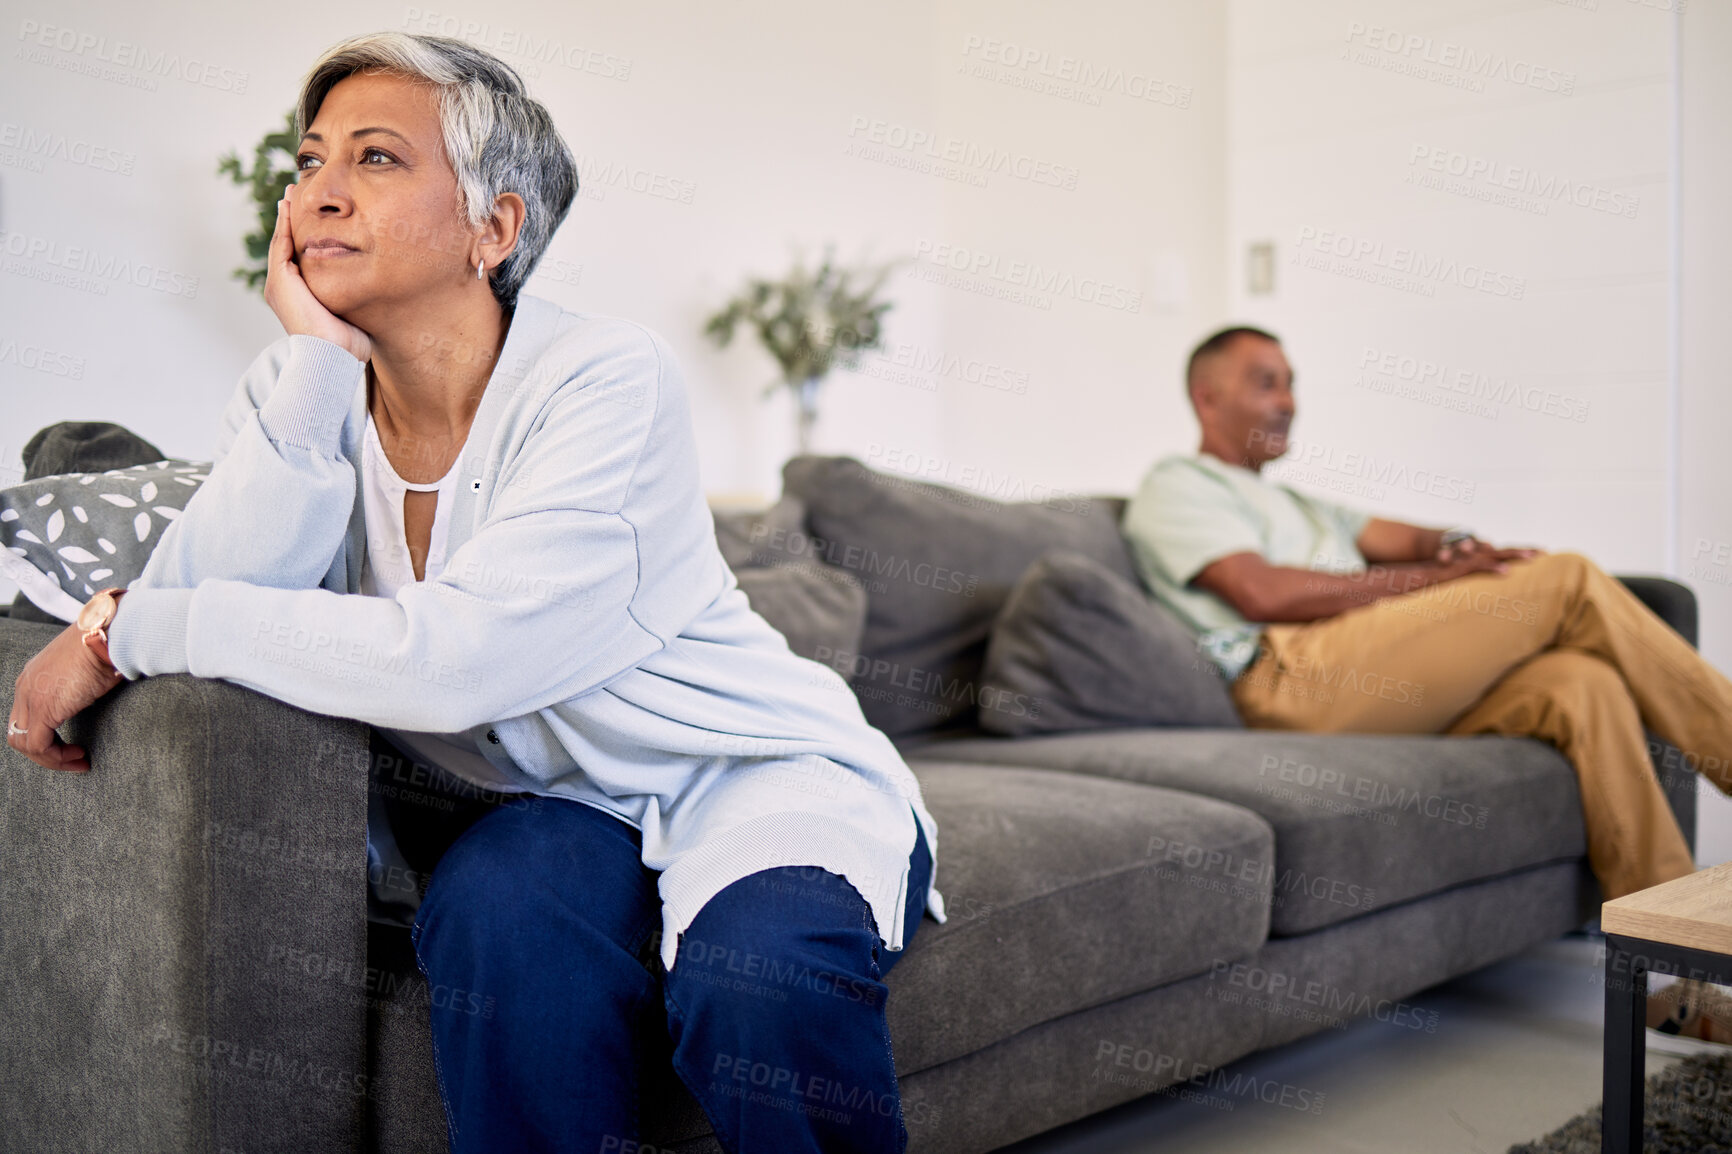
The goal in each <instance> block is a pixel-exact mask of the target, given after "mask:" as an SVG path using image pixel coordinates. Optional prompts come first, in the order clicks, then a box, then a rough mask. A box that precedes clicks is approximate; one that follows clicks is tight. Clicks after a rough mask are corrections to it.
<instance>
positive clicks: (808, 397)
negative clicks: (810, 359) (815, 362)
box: [794, 377, 824, 456]
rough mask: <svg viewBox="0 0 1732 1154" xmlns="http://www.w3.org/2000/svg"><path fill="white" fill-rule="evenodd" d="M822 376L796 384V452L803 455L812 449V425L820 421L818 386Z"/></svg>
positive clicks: (808, 378)
mask: <svg viewBox="0 0 1732 1154" xmlns="http://www.w3.org/2000/svg"><path fill="white" fill-rule="evenodd" d="M823 381H824V379H823V378H822V377H807V378H806V379H805V380H803V381H801V382H800V383H799V384H797V385H795V386H794V420H795V425H794V432H795V443H796V445H797V448H796V450H795V451H796V452H798V453H799V454H800V455H801V456H805V455H806V454H808V453H810V452H811V451H812V427H813V426H814V425H816V424H817V423H818V386H819V385H821V384H823Z"/></svg>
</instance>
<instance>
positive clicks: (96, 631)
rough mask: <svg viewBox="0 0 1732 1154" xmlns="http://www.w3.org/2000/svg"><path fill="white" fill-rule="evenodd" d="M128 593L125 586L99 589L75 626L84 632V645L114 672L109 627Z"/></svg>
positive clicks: (87, 602)
mask: <svg viewBox="0 0 1732 1154" xmlns="http://www.w3.org/2000/svg"><path fill="white" fill-rule="evenodd" d="M125 592H126V588H125V586H122V585H110V586H109V587H108V588H107V589H98V590H97V591H96V593H95V595H93V596H92V597H91V598H90V600H89V601H86V602H85V603H84V608H83V609H80V610H79V611H78V620H77V621H76V622H75V624H76V625H77V626H78V628H79V629H80V630H81V631H82V632H83V635H84V643H85V644H86V645H88V646H90V648H91V649H93V650H95V652H96V655H97V656H98V657H100V658H102V660H103V663H104V664H105V665H107V666H108V667H109V668H110V669H113V670H114V672H116V673H119V672H120V670H118V669H115V668H114V661H113V659H112V658H110V657H109V656H108V627H109V625H110V624H112V623H113V621H114V615H115V613H116V612H117V611H118V610H119V609H120V598H121V596H122V595H123V594H124V593H125Z"/></svg>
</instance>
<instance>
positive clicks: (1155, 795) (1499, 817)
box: [0, 458, 1696, 1154]
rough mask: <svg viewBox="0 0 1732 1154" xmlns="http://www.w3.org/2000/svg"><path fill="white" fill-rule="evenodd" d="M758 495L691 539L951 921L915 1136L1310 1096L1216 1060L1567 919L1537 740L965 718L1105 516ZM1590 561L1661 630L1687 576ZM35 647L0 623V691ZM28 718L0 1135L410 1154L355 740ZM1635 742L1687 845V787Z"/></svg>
mask: <svg viewBox="0 0 1732 1154" xmlns="http://www.w3.org/2000/svg"><path fill="white" fill-rule="evenodd" d="M784 480H785V484H786V489H785V495H784V498H783V500H782V501H781V502H779V503H778V504H777V505H776V506H774V507H773V508H772V509H770V510H766V511H762V512H760V513H756V514H749V515H739V516H725V517H724V516H718V536H719V537H720V538H721V539H722V541H723V545H724V553H725V554H726V555H728V557H729V560H730V562H731V563H732V564H733V565H734V567H735V570H736V572H737V573H738V574H739V575H740V579H741V584H742V586H744V587H745V588H746V589H747V592H748V595H750V596H751V597H752V598H753V603H754V605H756V606H758V607H759V609H760V611H761V612H764V613H765V615H766V616H767V617H771V618H772V620H775V621H776V622H777V623H778V625H779V627H781V628H783V630H784V632H785V633H786V634H787V635H788V636H789V639H790V644H791V645H793V646H794V647H795V648H796V650H799V651H802V652H804V653H805V654H806V655H807V656H810V657H813V658H814V659H818V660H826V661H830V662H831V663H832V664H835V663H836V662H837V661H838V659H839V657H841V656H842V655H844V653H846V664H847V666H848V668H850V669H851V670H857V671H858V676H856V677H855V686H856V691H857V693H858V694H859V695H860V696H861V699H862V702H863V705H865V706H866V708H867V712H868V716H869V717H871V718H872V719H873V720H874V723H875V724H880V725H881V726H882V727H884V728H885V729H886V732H890V733H891V735H892V736H893V738H894V739H895V740H896V741H897V743H898V746H899V747H900V748H902V749H903V751H904V753H905V755H906V756H907V758H908V760H909V763H910V765H911V766H912V767H913V769H914V771H915V773H916V775H917V776H918V778H919V780H920V782H921V786H922V789H923V791H924V795H925V798H926V802H927V804H928V806H929V808H930V810H931V812H932V813H933V815H934V817H935V818H936V819H937V822H938V829H939V845H938V870H937V882H938V885H939V888H940V889H941V891H942V892H943V893H944V895H945V898H946V902H947V906H948V915H949V916H948V920H947V922H946V923H945V924H943V925H940V924H938V923H936V922H934V921H932V920H931V919H930V918H927V919H925V920H924V921H923V922H922V923H921V925H920V927H919V930H918V932H917V934H916V936H915V938H914V940H913V942H912V944H911V946H910V948H909V952H908V954H907V956H906V958H904V959H903V960H902V961H901V962H900V963H899V965H898V966H897V967H896V969H894V970H893V971H892V972H891V974H890V976H889V978H888V984H889V986H890V989H891V990H892V996H891V999H890V1003H889V1014H890V1024H891V1036H892V1040H893V1045H894V1052H895V1060H896V1068H897V1071H898V1074H899V1075H900V1079H901V1085H902V1094H903V1107H904V1111H905V1116H906V1119H907V1122H908V1129H909V1133H910V1138H911V1141H910V1147H909V1148H910V1150H912V1151H916V1152H925V1151H931V1152H936V1151H946V1152H955V1154H970V1152H974V1151H984V1150H990V1149H994V1148H997V1147H1000V1146H1003V1145H1005V1144H1008V1143H1011V1142H1015V1141H1017V1140H1019V1139H1022V1138H1024V1137H1027V1136H1029V1135H1033V1134H1036V1133H1039V1132H1041V1131H1044V1130H1047V1129H1050V1128H1052V1127H1055V1126H1059V1125H1062V1124H1064V1123H1066V1122H1069V1121H1072V1120H1074V1119H1077V1118H1081V1117H1083V1116H1085V1115H1088V1114H1091V1113H1094V1112H1096V1111H1100V1110H1103V1109H1106V1108H1108V1107H1111V1106H1114V1105H1116V1104H1119V1103H1122V1102H1125V1101H1128V1100H1130V1099H1133V1098H1137V1097H1140V1096H1142V1095H1145V1094H1149V1093H1154V1092H1158V1091H1166V1092H1169V1093H1172V1092H1176V1091H1179V1090H1183V1091H1185V1092H1187V1093H1193V1094H1196V1095H1199V1096H1202V1097H1204V1098H1205V1099H1208V1098H1213V1099H1214V1100H1216V1101H1237V1100H1247V1099H1249V1098H1252V1097H1255V1098H1256V1099H1257V1100H1258V1101H1260V1102H1262V1103H1266V1105H1264V1106H1259V1107H1258V1108H1267V1109H1275V1110H1280V1109H1294V1110H1306V1109H1316V1108H1319V1107H1320V1106H1321V1102H1320V1101H1314V1100H1312V1098H1311V1097H1310V1096H1309V1092H1308V1091H1307V1090H1305V1088H1304V1087H1294V1086H1281V1087H1270V1086H1265V1085H1258V1084H1256V1083H1253V1082H1246V1081H1243V1080H1240V1079H1236V1078H1232V1077H1230V1075H1231V1074H1232V1067H1231V1066H1230V1065H1229V1064H1230V1063H1232V1062H1233V1060H1234V1059H1236V1058H1239V1057H1241V1056H1243V1055H1246V1054H1249V1053H1251V1052H1253V1051H1256V1050H1260V1049H1263V1048H1266V1047H1270V1046H1276V1045H1280V1044H1281V1043H1284V1042H1287V1041H1290V1040H1292V1039H1295V1038H1299V1037H1302V1036H1304V1035H1306V1034H1310V1033H1313V1032H1315V1031H1318V1030H1322V1029H1327V1028H1330V1027H1332V1026H1340V1025H1343V1024H1344V1023H1346V1022H1348V1021H1352V1020H1355V1019H1358V1018H1376V1019H1379V1020H1382V1021H1386V1022H1389V1023H1391V1024H1392V1025H1393V1026H1395V1027H1397V1028H1411V1029H1427V1028H1435V1024H1436V1023H1435V1019H1429V1020H1428V1019H1427V1016H1426V1014H1425V1012H1424V1011H1423V1010H1421V1009H1418V1008H1416V1007H1414V1006H1413V1005H1412V1004H1411V1003H1410V1002H1409V1001H1408V999H1410V998H1411V997H1412V996H1413V995H1415V994H1417V993H1418V992H1420V991H1423V990H1425V989H1426V988H1427V987H1430V986H1432V985H1435V984H1436V983H1438V982H1441V981H1444V980H1446V979H1448V978H1451V977H1454V976H1456V975H1459V974H1463V973H1466V972H1468V971H1471V970H1473V969H1475V968H1477V967H1481V966H1484V965H1486V964H1488V963H1490V962H1494V961H1497V960H1499V959H1501V958H1505V957H1508V956H1510V955H1512V954H1514V953H1517V952H1519V951H1521V950H1523V949H1526V948H1528V947H1529V946H1531V945H1534V944H1536V943H1539V942H1543V941H1545V940H1547V939H1549V938H1552V937H1555V936H1557V935H1559V934H1562V933H1565V932H1568V931H1571V930H1573V929H1577V928H1579V927H1581V926H1583V925H1584V923H1586V922H1587V921H1589V920H1590V919H1591V918H1592V917H1593V916H1594V915H1595V914H1596V912H1597V903H1598V893H1597V889H1596V886H1595V884H1594V882H1593V879H1592V877H1591V875H1590V874H1589V873H1588V871H1587V869H1586V865H1585V862H1584V859H1583V854H1584V844H1583V832H1582V824H1581V820H1580V801H1579V796H1578V793H1577V787H1576V781H1575V776H1574V773H1573V772H1572V770H1571V768H1570V766H1569V764H1568V763H1567V762H1566V761H1565V759H1564V758H1563V757H1562V756H1561V755H1560V754H1559V753H1558V752H1557V751H1556V750H1555V749H1554V748H1552V747H1550V746H1548V745H1545V744H1542V743H1540V742H1538V741H1533V740H1529V739H1518V738H1501V737H1471V738H1445V737H1434V736H1416V737H1389V736H1372V735H1345V736H1314V735H1305V734H1290V733H1279V732H1266V731H1254V730H1246V729H1243V728H1234V727H1226V728H1210V729H1196V728H1184V727H1159V728H1153V727H1141V728H1122V727H1120V728H1108V729H1098V730H1091V731H1082V732H1072V733H1059V734H1049V735H1040V736H1030V737H1017V738H1006V737H1001V736H994V735H992V734H991V733H989V732H987V731H986V730H984V729H982V728H981V727H980V726H979V724H978V710H979V707H980V703H981V696H982V695H981V693H980V692H979V690H980V686H979V685H978V679H979V666H980V660H981V655H982V653H983V652H984V647H985V645H986V643H987V640H988V638H989V636H990V632H991V628H992V623H993V621H994V619H995V616H996V615H997V614H998V613H999V611H1000V610H1001V609H1002V607H1003V605H1004V602H1005V599H1006V597H1007V596H1008V594H1009V592H1010V589H1011V587H1012V586H1014V584H1015V583H1016V580H1017V578H1018V576H1019V575H1020V574H1021V573H1022V572H1023V571H1025V570H1027V569H1028V567H1029V565H1030V564H1031V563H1032V562H1033V561H1034V560H1035V559H1036V558H1038V557H1039V556H1040V555H1041V554H1042V553H1043V552H1045V551H1046V550H1047V549H1048V548H1051V547H1062V548H1066V549H1070V550H1073V551H1080V552H1083V553H1086V554H1088V555H1089V556H1092V557H1094V558H1096V559H1097V560H1099V561H1100V562H1101V563H1102V564H1103V565H1105V566H1108V567H1110V568H1112V569H1114V570H1116V571H1118V572H1120V573H1123V574H1129V573H1130V572H1131V570H1130V563H1129V560H1128V558H1127V557H1126V556H1125V554H1124V550H1123V546H1122V544H1120V543H1119V542H1118V537H1117V531H1116V525H1117V519H1118V515H1119V513H1120V511H1121V510H1122V507H1123V502H1122V500H1120V499H1118V498H1113V497H1093V498H1079V499H1076V500H1073V501H1069V502H1068V507H1061V503H1059V502H1055V501H1054V500H1052V499H1050V498H1048V499H1046V500H1044V501H1041V502H1024V503H1001V502H997V501H989V500H984V499H981V498H978V497H974V496H971V495H967V494H961V493H959V492H957V491H955V490H945V489H942V488H940V487H934V486H930V485H923V484H917V483H914V482H909V481H907V480H904V479H901V478H896V477H892V476H889V475H886V474H881V473H873V472H872V471H870V470H867V469H865V468H864V467H862V466H860V465H859V464H858V463H857V462H853V461H849V460H846V459H837V458H798V459H796V460H795V461H794V462H791V463H790V464H789V466H788V467H787V469H786V470H785V471H784ZM887 558H888V559H887ZM908 561H912V562H913V565H912V566H908V565H905V564H903V562H908ZM940 570H942V571H945V572H949V573H951V574H952V575H953V576H952V577H950V578H942V579H941V578H936V577H934V574H935V573H937V572H939V571H940ZM954 575H961V577H960V579H958V578H957V577H956V576H954ZM1623 580H1624V581H1625V583H1626V584H1627V585H1628V586H1629V587H1630V588H1631V589H1632V590H1633V591H1634V592H1635V593H1636V594H1637V595H1638V596H1640V597H1641V598H1642V599H1643V600H1644V601H1645V602H1646V603H1647V604H1648V605H1649V606H1650V607H1651V608H1653V609H1654V611H1655V612H1656V613H1658V614H1660V615H1661V616H1662V617H1664V618H1665V619H1666V620H1667V621H1669V622H1670V623H1671V624H1672V625H1673V626H1674V627H1675V628H1677V629H1678V630H1679V632H1680V633H1681V634H1683V635H1684V636H1685V637H1686V638H1688V639H1689V640H1690V641H1691V642H1692V643H1694V642H1695V628H1696V626H1695V601H1694V598H1693V595H1692V594H1691V592H1690V591H1689V589H1688V588H1686V587H1684V586H1682V585H1679V584H1677V583H1675V582H1672V581H1669V580H1665V579H1662V578H1647V577H1626V578H1623ZM838 622H840V625H838ZM59 628H60V626H58V625H50V624H43V623H40V622H37V621H29V620H23V619H19V618H18V617H14V618H12V619H4V618H0V686H3V687H4V691H5V694H6V699H7V700H8V702H9V701H10V693H11V688H12V686H13V684H14V682H15V681H16V679H17V677H18V674H19V672H20V670H21V669H22V667H23V665H24V663H25V662H26V661H28V660H29V658H30V657H31V656H32V655H34V654H35V653H36V652H37V651H38V650H39V649H40V648H41V647H42V646H43V645H44V644H46V643H47V641H48V640H49V639H50V638H51V637H53V636H54V634H55V632H56V631H57V630H58V629H59ZM838 629H840V630H841V631H842V634H843V635H844V636H841V637H839V636H838V633H837V630H838ZM855 637H857V638H858V640H857V641H856V640H854V638H855ZM849 650H851V652H847V651H849ZM922 654H924V656H921V655H922ZM920 662H925V664H924V665H922V664H920ZM971 679H972V680H971ZM958 686H960V687H962V688H961V691H958ZM62 736H63V737H64V738H65V739H66V740H68V741H70V742H73V743H78V744H83V745H85V746H86V748H87V749H88V750H89V751H90V755H91V759H92V764H93V767H94V768H93V771H92V772H91V773H90V774H88V775H64V774H58V773H53V772H51V771H48V770H45V769H42V768H40V767H38V766H36V765H35V764H33V763H31V762H29V761H28V760H26V759H24V758H23V757H21V756H20V755H18V754H17V753H15V752H13V751H11V750H10V749H8V750H6V752H5V754H4V757H5V759H6V760H5V765H4V773H3V775H0V791H3V794H0V1149H4V1150H7V1151H72V1150H89V1151H96V1150H101V1151H125V1150H139V1151H168V1150H174V1151H208V1152H210V1154H221V1152H224V1151H242V1150H244V1151H246V1152H247V1154H259V1152H262V1151H297V1152H300V1151H324V1150H352V1149H367V1150H380V1151H417V1152H421V1151H442V1150H444V1149H445V1148H446V1142H445V1128H444V1118H443V1114H442V1112H441V1108H440V1103H439V1097H438V1091H437V1085H436V1081H435V1075H434V1069H433V1064H432V1052H431V1041H430V1038H431V1035H430V1031H429V1026H428V1016H429V1014H430V1013H434V1012H458V1010H460V1009H461V1008H462V1003H463V995H462V992H456V993H452V992H446V991H433V992H430V991H429V990H428V988H427V986H426V983H425V982H424V980H423V979H422V978H421V976H420V974H419V972H418V971H417V969H416V967H415V964H414V959H413V954H412V951H411V950H410V948H409V943H408V936H407V932H406V931H401V930H396V929H393V928H390V927H385V926H380V925H374V924H371V923H369V922H368V921H367V920H366V887H367V877H366V869H367V865H366V856H365V849H364V838H365V823H366V815H367V809H368V789H369V772H368V767H369V764H370V762H369V752H368V751H369V733H368V727H367V726H366V725H365V724H364V723H362V722H359V721H354V720H349V719H343V718H335V717H326V716H320V715H315V714H310V713H307V712H304V711H302V710H299V709H297V708H294V707H292V706H289V705H287V704H284V703H282V702H279V701H277V700H275V699H273V698H270V697H268V696H265V695H262V694H259V693H256V692H254V691H252V690H249V689H246V688H244V687H241V686H238V685H234V684H230V683H228V682H224V681H207V680H200V679H197V678H193V677H191V676H187V675H180V676H171V677H161V678H153V679H146V680H143V681H140V682H137V683H132V684H128V685H125V686H122V687H121V688H120V689H118V690H117V691H115V692H114V693H111V694H110V695H108V696H107V697H105V698H104V699H103V700H101V701H99V702H98V703H97V704H95V705H94V706H92V707H91V708H89V709H87V710H86V711H84V712H83V713H82V714H80V715H79V716H78V717H76V718H74V719H73V720H72V721H71V722H69V723H68V724H67V725H66V726H65V727H63V729H62ZM1651 748H1652V749H1653V751H1654V755H1655V760H1656V766H1657V768H1658V769H1659V770H1660V772H1661V776H1662V781H1663V783H1664V784H1665V786H1666V789H1667V793H1668V796H1669V797H1670V798H1671V799H1672V802H1673V805H1674V808H1675V810H1676V812H1677V814H1678V816H1679V819H1680V822H1681V823H1682V825H1683V827H1684V829H1685V831H1686V834H1687V835H1688V836H1690V837H1691V839H1692V842H1693V839H1694V827H1695V820H1694V797H1695V792H1694V791H1695V779H1694V777H1693V776H1692V775H1691V774H1689V773H1688V772H1685V771H1683V770H1682V769H1675V768H1674V767H1676V766H1677V765H1678V759H1677V756H1676V751H1674V750H1670V748H1669V747H1667V746H1665V745H1664V744H1663V743H1660V742H1658V741H1657V740H1656V741H1654V742H1653V744H1652V746H1651ZM1223 1066H1226V1067H1227V1068H1226V1070H1219V1069H1218V1068H1219V1067H1223ZM1211 1071H1214V1073H1211ZM574 1077H581V1073H574ZM646 1122H647V1125H648V1126H649V1128H650V1132H649V1133H647V1134H645V1135H644V1138H645V1141H646V1142H648V1143H650V1144H652V1145H653V1146H654V1147H655V1148H657V1149H665V1150H671V1151H714V1150H717V1149H719V1148H718V1147H717V1146H716V1144H715V1143H714V1140H713V1139H712V1138H711V1137H710V1136H709V1127H708V1125H707V1123H706V1122H705V1121H704V1119H703V1117H702V1115H701V1114H700V1113H699V1111H698V1110H697V1109H696V1107H695V1105H694V1104H693V1102H692V1100H691V1098H690V1097H689V1095H687V1094H686V1093H685V1092H684V1090H683V1088H682V1087H680V1086H679V1085H678V1084H677V1082H674V1081H673V1080H672V1078H671V1075H670V1079H669V1083H668V1084H666V1085H663V1086H661V1087H658V1088H656V1089H655V1092H654V1104H653V1105H652V1107H650V1108H648V1109H646Z"/></svg>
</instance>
